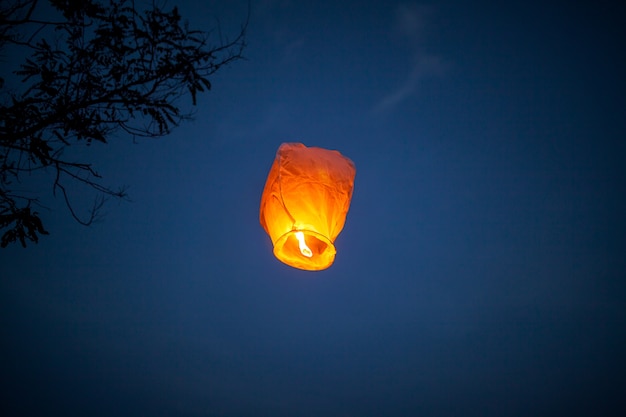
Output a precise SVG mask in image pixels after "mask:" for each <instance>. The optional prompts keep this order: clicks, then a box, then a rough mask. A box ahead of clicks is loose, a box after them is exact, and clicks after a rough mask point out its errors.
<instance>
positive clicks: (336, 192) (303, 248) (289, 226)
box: [260, 143, 356, 271]
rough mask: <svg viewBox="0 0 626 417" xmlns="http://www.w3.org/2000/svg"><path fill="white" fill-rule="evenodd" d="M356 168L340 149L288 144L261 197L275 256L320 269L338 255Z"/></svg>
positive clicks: (263, 222) (282, 148)
mask: <svg viewBox="0 0 626 417" xmlns="http://www.w3.org/2000/svg"><path fill="white" fill-rule="evenodd" d="M355 174H356V169H355V168H354V164H353V163H352V161H351V160H349V159H348V158H346V157H345V156H343V155H341V154H340V153H339V152H337V151H330V150H328V149H322V148H314V147H311V148H307V147H306V146H304V145H303V144H301V143H283V144H282V145H280V148H278V152H277V153H276V159H275V160H274V164H273V165H272V168H271V169H270V173H269V175H268V176H267V182H266V183H265V189H264V190H263V196H262V197H261V215H260V218H261V225H262V226H263V228H264V229H265V231H266V232H267V234H268V235H269V236H270V238H271V239H272V243H273V244H274V255H275V256H276V257H277V258H278V259H279V260H280V261H282V262H284V263H286V264H287V265H290V266H293V267H294V268H299V269H306V270H309V271H318V270H321V269H326V268H328V267H329V266H330V265H332V263H333V261H334V260H335V253H336V250H335V246H334V242H335V239H336V238H337V236H338V235H339V232H341V229H343V225H344V223H345V221H346V215H347V214H348V208H349V207H350V199H351V198H352V190H353V188H354V176H355Z"/></svg>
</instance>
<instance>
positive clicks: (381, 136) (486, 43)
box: [0, 0, 626, 417]
mask: <svg viewBox="0 0 626 417" xmlns="http://www.w3.org/2000/svg"><path fill="white" fill-rule="evenodd" d="M604 3H606V4H609V3H612V4H615V5H616V6H615V7H613V8H612V7H608V6H606V5H605V4H604ZM168 4H171V6H173V5H175V4H178V5H179V6H180V12H181V14H182V15H183V16H186V17H188V18H189V21H190V26H192V27H196V28H200V29H203V30H209V29H211V28H215V27H216V25H217V23H218V21H219V24H220V25H221V29H222V33H223V35H224V36H234V35H235V34H236V32H237V31H238V29H239V27H240V25H241V23H242V22H244V21H245V19H246V15H247V13H248V2H247V1H238V0H231V1H203V2H194V1H182V2H174V1H170V3H168ZM576 4H578V2H562V4H561V5H551V4H550V2H534V3H533V2H516V3H515V4H511V3H510V2H493V3H492V4H490V5H484V4H483V5H477V4H476V3H475V2H464V1H441V2H437V3H423V4H422V3H405V2H397V1H394V0H384V1H383V0H381V1H338V0H333V1H325V0H323V1H296V0H292V1H289V0H266V1H255V0H253V1H252V2H251V10H250V24H249V27H248V47H247V49H246V51H245V56H246V58H247V59H246V60H245V61H238V62H235V63H233V64H232V65H231V66H229V67H227V68H224V69H223V70H221V71H220V72H219V73H218V74H217V75H216V76H215V77H214V78H213V79H212V83H213V89H212V90H211V91H210V92H209V93H207V94H204V95H202V96H200V97H199V100H198V106H197V107H196V108H195V112H196V113H195V118H194V120H193V121H190V122H188V123H185V124H183V125H181V126H180V127H179V128H178V129H176V130H175V131H174V132H173V133H172V134H171V135H169V136H167V137H165V138H161V139H157V140H139V141H138V142H137V143H132V140H131V139H130V138H128V137H126V136H124V135H122V134H119V135H118V136H116V137H114V138H111V140H110V143H109V144H108V145H101V144H93V145H92V146H91V147H90V148H89V149H87V150H86V155H88V160H89V161H91V162H94V164H95V165H96V167H97V168H98V169H99V171H100V172H101V174H102V175H103V177H104V183H105V184H106V185H113V186H115V185H127V186H129V193H130V198H131V200H132V201H129V202H116V201H111V202H109V203H108V204H107V205H106V207H105V212H106V216H105V217H104V218H103V219H102V220H101V221H100V222H98V223H97V224H95V225H93V226H91V227H88V228H86V227H83V226H81V225H79V224H77V223H76V222H74V220H73V219H72V218H71V216H70V214H69V213H68V211H67V210H66V209H65V207H64V203H63V201H62V200H61V199H58V198H57V199H53V198H52V184H51V183H41V184H39V186H40V189H41V190H42V191H41V192H42V193H41V195H40V198H41V200H42V202H44V203H45V204H46V206H48V207H49V208H50V210H46V209H41V210H40V213H41V215H42V218H43V220H44V222H45V223H46V226H47V229H48V230H49V231H50V233H51V235H50V236H44V237H43V238H42V240H41V241H40V243H39V244H37V245H31V246H29V247H28V248H26V249H23V248H21V247H20V246H19V245H13V246H12V247H9V248H7V249H2V250H0V278H1V279H0V319H1V322H0V329H1V334H0V346H1V350H0V354H1V357H2V360H1V362H0V363H1V368H0V372H1V377H2V390H1V392H2V395H1V396H0V398H1V400H0V404H1V409H0V414H2V415H4V416H34V415H37V416H49V415H50V416H52V415H62V416H66V417H72V416H114V415H116V416H180V417H192V416H193V417H200V416H207V417H213V416H220V417H227V416H228V417H230V416H233V417H234V416H250V417H261V416H268V417H269V416H305V417H307V416H316V417H317V416H329V417H334V416H363V417H368V416H467V417H471V416H487V417H490V416H493V417H495V416H557V415H563V416H565V415H568V416H624V415H626V256H625V253H626V220H625V214H626V202H625V201H626V198H625V197H626V196H625V194H626V169H625V167H624V164H625V161H626V141H625V139H626V137H625V136H626V135H625V132H626V63H625V61H626V55H625V51H626V47H625V43H624V39H626V29H625V28H626V26H625V24H624V22H625V21H626V14H625V13H624V11H623V9H620V8H619V6H618V4H619V2H596V3H593V4H592V3H589V4H588V5H587V6H584V5H581V6H576ZM4 63H6V57H5V62H4ZM190 101H191V100H190V99H188V100H187V101H185V102H183V105H184V106H190ZM282 142H302V143H304V144H306V145H308V146H319V147H324V148H329V149H336V150H339V151H340V152H341V153H342V154H344V155H346V156H348V157H349V158H350V159H351V160H353V161H354V163H355V165H356V170H357V173H356V180H355V189H354V196H353V199H352V204H351V207H350V211H349V213H348V217H347V220H346V225H345V228H344V230H343V232H342V233H341V234H340V235H339V237H338V239H337V240H336V242H335V246H336V248H337V257H336V260H335V263H334V265H333V266H331V267H330V268H329V269H327V270H324V271H320V272H308V271H301V270H297V269H293V268H291V267H289V266H286V265H284V264H282V263H280V262H279V261H278V260H277V259H276V258H274V256H273V254H272V244H271V241H270V239H269V237H268V236H267V235H266V234H265V232H264V230H263V229H262V227H261V225H260V224H259V203H260V198H261V193H262V191H263V186H264V184H265V179H266V176H267V173H268V171H269V169H270V166H271V165H272V162H273V159H274V156H275V153H276V150H277V149H278V147H279V145H280V144H281V143H282ZM76 198H77V203H78V202H79V201H81V199H80V198H78V196H77V197H76ZM84 201H85V202H86V203H89V202H90V201H91V196H90V195H89V194H85V196H84ZM78 207H79V208H81V207H82V206H80V203H79V206H78ZM82 208H84V207H82Z"/></svg>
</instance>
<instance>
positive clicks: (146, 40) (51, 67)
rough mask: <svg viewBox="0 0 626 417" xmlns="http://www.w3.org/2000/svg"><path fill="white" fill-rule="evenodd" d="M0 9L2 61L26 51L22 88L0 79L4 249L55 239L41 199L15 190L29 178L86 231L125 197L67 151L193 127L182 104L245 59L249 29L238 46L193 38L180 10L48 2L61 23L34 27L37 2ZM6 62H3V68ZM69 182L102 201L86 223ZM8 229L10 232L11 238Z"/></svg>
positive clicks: (82, 0) (81, 0)
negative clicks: (44, 178)
mask: <svg viewBox="0 0 626 417" xmlns="http://www.w3.org/2000/svg"><path fill="white" fill-rule="evenodd" d="M5 3H6V2H5V1H3V2H2V4H0V52H3V55H5V56H4V57H3V58H6V52H5V50H6V49H9V48H11V49H12V50H20V51H22V52H23V51H27V55H29V56H28V57H27V58H26V59H25V61H24V62H23V63H22V64H21V65H20V66H19V69H17V70H15V71H14V74H15V75H17V76H19V77H20V78H21V81H22V83H23V84H22V85H23V86H24V88H22V89H21V90H19V91H18V89H15V88H13V89H10V88H8V86H7V84H8V83H7V79H6V78H5V77H6V76H5V74H0V91H1V96H0V230H6V231H5V232H4V234H3V236H2V239H1V241H0V245H1V246H2V247H6V246H7V245H8V244H9V243H12V242H17V241H19V242H20V243H21V244H22V246H26V241H27V240H31V241H33V242H37V241H38V234H48V232H47V231H46V230H45V229H44V227H43V223H42V221H41V219H40V218H39V214H38V213H37V212H36V211H34V210H32V206H33V205H38V200H37V198H31V197H28V194H26V193H24V192H17V191H16V190H15V186H16V184H20V178H21V177H23V176H24V175H25V174H28V173H32V172H34V171H38V170H44V171H45V172H46V173H47V174H48V175H50V177H51V182H52V187H53V191H54V193H55V195H56V193H57V192H60V193H61V194H62V195H63V198H64V199H65V202H66V204H67V207H68V208H69V210H70V213H71V214H72V216H73V217H74V218H75V219H76V220H77V221H78V222H80V223H81V224H84V225H89V224H91V223H92V222H93V221H94V219H95V218H96V217H97V216H98V211H99V209H100V208H101V207H102V204H103V203H104V201H105V200H106V199H107V198H108V197H115V198H124V197H125V196H126V192H125V190H124V189H112V188H109V187H107V186H104V185H102V184H101V182H100V175H99V174H98V172H97V171H96V170H95V169H94V167H93V166H92V165H91V164H90V163H85V162H79V161H76V160H74V159H72V158H70V157H66V156H65V154H67V152H66V151H67V150H68V149H69V148H70V147H76V146H80V145H90V144H91V143H93V142H94V141H95V142H101V143H106V142H107V139H108V138H110V137H111V134H112V133H114V132H122V133H123V132H125V133H126V134H128V135H129V136H131V137H133V138H135V137H138V136H143V137H158V136H163V135H166V134H168V133H169V132H170V131H171V129H172V128H173V127H175V126H177V125H178V124H179V123H180V122H181V121H183V120H184V119H186V118H188V117H189V114H185V113H183V112H182V111H181V108H180V106H179V105H178V104H179V100H178V99H179V98H180V97H181V96H182V95H185V94H187V93H188V94H189V95H190V96H191V100H192V103H193V104H194V105H195V104H196V96H197V93H198V92H203V91H207V90H209V89H210V88H211V82H210V81H209V76H211V75H212V74H214V73H215V72H216V71H218V70H219V69H220V68H221V67H223V66H224V65H227V64H228V63H230V62H232V61H234V60H237V59H240V58H241V57H242V51H243V48H244V47H245V29H246V26H245V25H244V26H243V27H242V29H241V31H240V32H239V33H238V34H237V36H236V37H235V38H234V39H233V40H227V39H223V38H222V37H221V35H220V34H219V32H218V35H217V37H218V39H217V40H216V42H217V43H216V44H213V43H211V42H212V39H209V35H210V33H206V32H201V31H197V30H190V29H189V28H188V26H187V24H186V22H183V20H182V18H181V16H180V14H179V12H178V9H177V8H176V7H174V8H173V9H172V10H170V11H164V10H162V9H161V8H159V7H157V6H156V5H153V6H152V7H151V8H149V9H147V10H145V11H143V12H140V11H138V10H137V9H135V3H134V1H129V0H110V1H97V0H49V3H50V5H51V6H52V7H53V9H54V10H55V11H57V12H58V13H56V17H54V18H50V20H49V21H48V20H42V19H41V18H37V17H36V11H37V10H38V7H41V6H42V5H41V4H39V1H38V0H13V1H12V2H9V4H5ZM3 58H0V59H3ZM67 181H70V182H78V183H81V184H84V185H86V186H88V187H90V188H93V189H95V190H96V191H97V192H99V197H98V198H97V199H96V201H95V202H94V205H93V207H92V208H91V210H90V211H89V213H88V215H87V216H86V217H85V218H81V217H80V216H79V215H77V213H76V211H75V209H74V208H73V206H72V204H71V203H70V200H69V196H68V191H67V188H66V185H67ZM7 229H8V230H7Z"/></svg>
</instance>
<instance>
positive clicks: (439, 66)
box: [373, 4, 445, 113]
mask: <svg viewBox="0 0 626 417" xmlns="http://www.w3.org/2000/svg"><path fill="white" fill-rule="evenodd" d="M431 14H432V9H430V8H429V7H427V6H422V5H416V4H402V5H400V6H398V7H397V8H396V12H395V20H394V27H393V30H394V31H395V32H397V33H398V34H399V35H401V36H402V37H404V38H405V39H406V40H408V42H409V45H410V52H409V53H410V54H411V55H412V61H411V62H412V64H411V68H410V69H409V70H408V73H407V76H406V78H405V79H404V81H403V82H402V83H401V84H400V85H399V86H398V87H397V88H395V89H394V90H392V91H390V92H389V93H388V94H387V95H385V96H384V97H383V98H382V99H381V100H379V101H378V102H377V103H376V105H375V106H374V108H373V111H374V112H375V113H384V112H388V111H390V110H392V109H393V108H395V107H396V106H397V105H398V104H400V103H401V102H402V101H404V100H405V99H407V98H408V97H410V96H412V95H413V94H415V93H416V91H417V89H418V87H419V84H420V82H421V81H422V80H423V79H425V78H428V77H433V76H439V75H442V74H443V73H444V71H445V63H444V61H443V59H442V58H441V57H440V56H439V55H435V54H432V53H427V52H425V48H424V46H423V44H424V38H425V32H426V28H427V25H428V21H429V18H430V15H431Z"/></svg>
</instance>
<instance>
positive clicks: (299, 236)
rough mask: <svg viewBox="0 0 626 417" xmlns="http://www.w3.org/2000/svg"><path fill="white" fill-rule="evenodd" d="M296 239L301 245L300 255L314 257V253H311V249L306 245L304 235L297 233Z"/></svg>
mask: <svg viewBox="0 0 626 417" xmlns="http://www.w3.org/2000/svg"><path fill="white" fill-rule="evenodd" d="M296 239H298V244H299V245H300V253H301V254H302V255H304V256H306V257H307V258H310V257H311V256H313V252H312V251H311V249H309V247H308V246H307V245H306V242H305V241H304V233H302V232H296Z"/></svg>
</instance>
